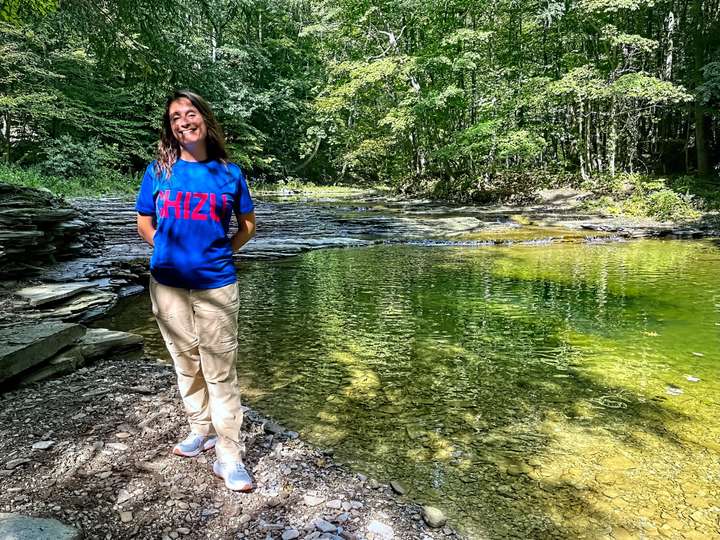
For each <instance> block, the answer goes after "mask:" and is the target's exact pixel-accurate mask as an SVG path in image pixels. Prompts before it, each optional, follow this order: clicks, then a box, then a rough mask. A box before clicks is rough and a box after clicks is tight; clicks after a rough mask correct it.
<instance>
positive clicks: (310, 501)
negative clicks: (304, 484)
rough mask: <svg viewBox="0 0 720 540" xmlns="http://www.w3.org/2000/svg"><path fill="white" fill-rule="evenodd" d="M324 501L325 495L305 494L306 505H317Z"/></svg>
mask: <svg viewBox="0 0 720 540" xmlns="http://www.w3.org/2000/svg"><path fill="white" fill-rule="evenodd" d="M324 501H325V499H324V498H323V497H316V496H315V495H303V502H304V503H305V506H317V505H318V504H320V503H322V502H324Z"/></svg>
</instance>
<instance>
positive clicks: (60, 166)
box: [40, 135, 120, 178]
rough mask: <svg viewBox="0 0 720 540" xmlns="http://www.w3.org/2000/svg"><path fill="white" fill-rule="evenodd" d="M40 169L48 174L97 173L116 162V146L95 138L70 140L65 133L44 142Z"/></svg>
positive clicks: (118, 158) (113, 165) (114, 165)
mask: <svg viewBox="0 0 720 540" xmlns="http://www.w3.org/2000/svg"><path fill="white" fill-rule="evenodd" d="M44 154H45V156H46V157H45V160H44V161H42V162H41V163H40V170H41V171H42V172H43V173H44V174H46V175H48V176H60V177H63V178H72V177H83V176H84V177H92V176H97V175H98V174H100V173H101V171H103V170H110V169H115V168H117V167H118V165H119V161H120V153H119V152H118V150H117V147H116V146H106V145H103V144H102V143H101V142H100V140H99V139H97V138H93V139H88V140H73V139H72V138H71V137H70V136H69V135H62V136H61V137H59V138H58V139H54V140H51V141H49V142H48V144H47V146H46V147H45V148H44Z"/></svg>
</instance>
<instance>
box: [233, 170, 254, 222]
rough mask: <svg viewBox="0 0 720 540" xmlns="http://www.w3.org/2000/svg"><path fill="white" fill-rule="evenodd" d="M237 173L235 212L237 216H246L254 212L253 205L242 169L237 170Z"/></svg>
mask: <svg viewBox="0 0 720 540" xmlns="http://www.w3.org/2000/svg"><path fill="white" fill-rule="evenodd" d="M238 171H239V172H240V174H239V176H238V186H237V193H236V194H235V212H237V213H238V214H247V213H249V212H252V211H253V210H255V204H254V203H253V200H252V197H250V190H249V189H248V185H247V182H246V181H245V175H244V174H243V172H242V169H240V168H238Z"/></svg>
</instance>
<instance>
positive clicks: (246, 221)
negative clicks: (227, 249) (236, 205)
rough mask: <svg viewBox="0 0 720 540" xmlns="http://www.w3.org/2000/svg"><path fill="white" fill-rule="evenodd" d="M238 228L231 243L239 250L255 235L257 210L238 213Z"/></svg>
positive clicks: (234, 249) (234, 248)
mask: <svg viewBox="0 0 720 540" xmlns="http://www.w3.org/2000/svg"><path fill="white" fill-rule="evenodd" d="M237 220H238V230H237V232H236V233H235V234H233V235H232V238H231V239H230V244H231V245H232V249H233V251H237V250H238V249H240V248H241V247H243V246H244V245H245V244H247V243H248V241H249V240H250V239H251V238H252V237H253V236H255V212H248V213H247V214H237Z"/></svg>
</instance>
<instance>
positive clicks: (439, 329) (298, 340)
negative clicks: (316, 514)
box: [105, 241, 720, 538]
mask: <svg viewBox="0 0 720 540" xmlns="http://www.w3.org/2000/svg"><path fill="white" fill-rule="evenodd" d="M718 263H720V249H718V248H717V247H716V246H715V244H713V243H711V242H661V241H637V242H629V243H610V244H598V245H593V244H561V245H549V246H542V247H540V246H514V247H502V248H499V247H491V248H422V247H408V246H377V247H372V248H363V249H346V250H325V251H315V252H310V253H307V254H305V255H302V256H300V257H297V258H293V259H290V260H285V261H282V262H276V263H269V262H256V263H243V264H242V265H241V266H240V267H239V277H240V281H241V284H242V287H241V303H242V306H243V307H241V313H240V326H241V332H240V360H239V364H238V371H239V373H240V376H241V380H242V388H243V393H244V399H245V401H246V402H248V403H249V404H250V405H251V406H253V407H255V408H257V409H258V410H260V411H262V412H264V413H267V414H270V415H272V416H274V417H275V418H277V419H278V420H279V421H281V422H282V423H283V424H285V425H286V426H288V427H289V428H291V429H295V430H297V431H299V432H300V433H301V434H302V435H303V436H304V437H305V438H307V439H309V440H311V441H312V442H314V443H316V444H318V445H319V446H322V447H331V448H333V449H334V450H335V454H336V457H337V458H338V459H339V460H341V461H343V462H346V463H349V464H351V465H352V466H353V467H355V468H356V469H358V470H361V471H364V472H366V473H368V474H371V475H373V476H374V477H376V478H378V479H379V480H381V481H388V480H390V479H400V480H401V481H402V482H403V483H404V484H405V485H406V486H407V487H408V488H409V496H410V497H412V498H414V499H416V500H418V501H420V502H431V503H433V504H435V505H437V506H440V507H442V508H443V509H444V510H445V511H446V512H447V513H448V514H449V515H450V516H451V518H452V521H453V523H454V524H456V525H458V526H459V527H460V528H461V529H462V530H463V531H464V532H465V533H466V534H467V535H468V536H470V537H472V538H485V537H490V538H504V537H511V538H555V537H561V538H580V537H586V538H603V537H616V538H621V537H626V536H623V535H629V536H627V537H641V536H643V535H647V536H655V535H658V534H660V535H663V536H666V537H670V538H685V537H687V538H712V537H720V527H719V525H718V523H719V518H720V421H718V413H719V412H720V392H719V391H720V362H719V359H720V339H719V338H720V283H719V282H718V268H719V266H718ZM149 314H150V309H149V305H148V300H147V298H143V299H142V300H139V299H137V298H135V299H132V300H130V301H128V302H126V303H125V304H124V305H122V306H120V309H119V310H118V311H117V312H116V314H115V315H114V316H113V318H112V321H113V322H112V323H110V324H112V325H113V326H114V327H116V328H122V329H129V330H135V331H141V332H142V333H144V334H146V336H147V337H148V343H147V345H146V350H147V352H148V353H149V354H154V355H156V356H158V357H162V358H166V357H167V353H166V352H165V351H164V349H163V347H162V343H161V342H160V341H159V337H158V335H157V331H156V329H155V326H154V322H153V321H152V319H151V317H150V315H149ZM105 324H108V322H107V321H106V322H105ZM688 377H691V378H698V379H700V380H699V381H698V382H691V381H690V380H688ZM693 380H694V379H693Z"/></svg>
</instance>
